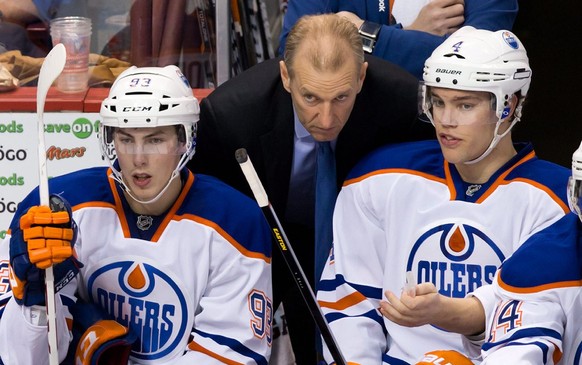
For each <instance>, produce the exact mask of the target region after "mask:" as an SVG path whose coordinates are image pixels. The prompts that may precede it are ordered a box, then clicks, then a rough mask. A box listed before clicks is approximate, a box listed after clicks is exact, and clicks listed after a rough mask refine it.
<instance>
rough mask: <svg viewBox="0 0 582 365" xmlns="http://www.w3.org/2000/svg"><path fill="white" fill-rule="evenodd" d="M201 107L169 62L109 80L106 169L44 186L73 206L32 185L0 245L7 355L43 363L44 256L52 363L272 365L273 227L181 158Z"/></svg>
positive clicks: (9, 360) (0, 347) (250, 204)
mask: <svg viewBox="0 0 582 365" xmlns="http://www.w3.org/2000/svg"><path fill="white" fill-rule="evenodd" d="M198 114H199V108H198V101H197V100H196V98H194V96H193V95H192V89H191V87H190V85H189V84H188V82H187V80H186V78H185V77H184V76H183V75H182V73H181V72H180V70H179V69H178V68H177V67H175V66H167V67H163V68H162V67H144V68H136V67H132V68H130V69H128V70H126V71H124V72H123V73H122V74H121V75H120V76H119V77H118V78H117V80H116V81H115V83H114V84H113V85H112V87H111V90H110V93H109V96H108V98H106V99H105V100H104V101H103V103H102V107H101V118H102V125H101V127H100V134H99V137H100V140H101V144H102V152H103V154H104V157H105V158H107V159H109V160H110V162H111V164H110V167H109V168H107V167H96V168H90V169H85V170H81V171H78V172H74V173H71V174H68V175H64V176H60V177H55V178H52V179H51V180H50V181H49V188H50V192H51V193H52V194H58V196H53V197H52V198H53V200H54V199H56V200H57V202H58V203H60V204H61V205H63V206H64V207H65V208H66V206H67V203H70V207H72V213H70V212H71V210H67V209H64V211H61V212H58V213H54V212H53V213H51V211H50V210H49V208H48V207H39V206H38V204H39V203H38V201H39V199H38V195H39V194H38V191H37V190H35V191H33V192H32V193H31V194H30V195H29V196H28V197H26V198H25V199H24V200H23V201H22V202H21V204H20V205H19V208H18V211H17V212H16V214H15V218H14V220H13V222H12V224H11V227H10V229H11V230H10V234H11V235H9V236H7V238H6V240H5V241H4V242H3V245H7V244H8V243H10V258H9V259H10V265H11V287H12V292H11V293H12V294H13V296H12V298H11V299H10V300H8V302H7V303H6V305H5V307H4V312H3V315H2V318H1V320H0V357H1V359H2V362H4V364H30V365H39V364H48V353H49V349H48V340H47V325H46V318H44V313H45V309H44V304H45V299H44V290H45V289H44V281H43V275H42V274H43V270H42V269H44V268H46V267H48V266H51V265H53V267H54V271H55V277H56V279H55V282H56V283H57V284H56V285H55V286H56V289H57V291H58V293H57V295H56V298H55V299H56V306H57V328H56V330H57V335H58V353H59V359H60V361H63V360H64V359H65V356H66V355H67V353H68V357H67V359H66V360H65V361H70V363H73V362H74V363H75V364H128V363H129V364H152V365H153V364H186V363H188V364H222V363H237V364H239V363H240V364H267V363H268V360H269V356H270V348H271V318H272V304H271V269H270V260H271V233H270V229H269V227H268V225H267V223H266V221H265V219H264V216H263V214H262V212H261V210H260V209H259V208H258V206H257V204H256V203H255V202H254V201H253V200H251V199H249V198H247V197H246V196H244V195H243V194H241V193H239V192H237V191H236V190H234V189H232V188H230V187H229V186H227V185H225V184H223V183H222V182H220V181H219V180H217V179H214V178H211V177H209V176H204V175H199V174H196V175H194V174H192V173H191V172H190V171H189V170H188V169H187V168H186V167H185V165H186V162H187V161H188V160H189V159H190V158H191V157H192V155H193V154H194V149H195V135H196V125H197V122H198ZM233 158H234V157H233ZM54 210H55V209H53V211H54ZM69 214H72V216H70V215H69ZM45 219H46V220H45ZM51 220H52V223H51ZM75 224H76V227H75V226H74V225H75ZM71 244H74V247H73V250H71V249H70V247H71ZM0 252H8V250H5V251H0ZM71 255H73V256H71ZM76 270H79V275H77V276H76V277H75V278H74V279H72V277H74V274H75V271H76ZM87 308H89V309H88V310H87ZM95 321H97V322H96V323H93V322H95ZM86 327H89V329H87V330H86V331H84V332H83V330H84V329H85V328H86ZM77 332H79V334H80V335H81V338H80V340H78V339H77V338H76V337H75V336H74V335H75V334H76V333H77ZM71 341H73V342H72V343H71ZM76 341H78V345H76V346H75V342H76ZM73 356H74V358H73Z"/></svg>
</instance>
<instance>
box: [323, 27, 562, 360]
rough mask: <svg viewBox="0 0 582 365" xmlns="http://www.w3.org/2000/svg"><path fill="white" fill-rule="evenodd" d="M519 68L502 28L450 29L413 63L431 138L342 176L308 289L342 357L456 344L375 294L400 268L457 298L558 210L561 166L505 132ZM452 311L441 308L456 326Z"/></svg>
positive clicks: (374, 157) (388, 288) (389, 355)
mask: <svg viewBox="0 0 582 365" xmlns="http://www.w3.org/2000/svg"><path fill="white" fill-rule="evenodd" d="M531 75H532V71H531V68H530V67H529V62H528V58H527V54H526V51H525V49H524V47H523V45H522V44H521V42H520V41H519V39H518V38H517V37H516V36H515V35H514V34H513V33H511V32H509V31H497V32H491V31H486V30H476V29H474V28H472V27H464V28H461V29H460V30H459V31H457V32H456V33H454V34H453V35H451V37H449V38H448V39H447V41H445V42H444V43H443V44H442V45H441V46H439V47H438V48H437V49H436V50H435V51H434V52H433V54H432V56H431V57H430V58H429V59H428V60H427V61H426V63H425V69H424V85H423V87H422V108H423V111H424V112H425V113H426V115H427V116H428V118H429V120H430V121H431V122H432V124H433V125H434V127H435V132H436V136H437V141H425V142H413V143H406V144H398V145H390V146H386V147H384V148H381V149H379V150H377V151H375V152H373V153H372V154H370V155H369V156H367V157H366V158H364V159H363V160H362V161H361V162H360V163H359V164H358V166H356V168H354V170H353V171H352V172H351V173H350V175H349V176H348V179H347V180H346V181H345V183H344V185H343V188H342V190H341V192H340V194H339V197H338V200H337V203H336V206H335V211H334V223H333V231H334V243H333V249H332V252H331V254H330V256H329V259H328V263H327V265H326V268H325V270H324V273H323V275H322V278H321V281H320V283H319V287H318V288H319V290H318V293H317V297H318V301H319V303H320V305H321V307H322V310H323V312H324V314H325V316H326V318H327V320H328V321H329V323H330V327H331V329H332V331H333V333H334V335H335V338H336V339H337V342H338V345H339V347H340V348H341V350H342V352H343V355H344V357H345V358H346V361H348V362H352V363H357V364H366V365H373V364H382V363H384V364H410V363H414V362H415V361H416V360H418V359H419V358H421V357H422V355H423V354H425V353H427V352H429V351H432V350H437V349H452V350H456V351H460V352H464V349H463V344H462V336H461V335H458V334H454V333H450V332H447V331H444V330H441V329H440V328H439V327H438V326H432V325H428V324H425V325H422V326H419V327H416V328H408V327H403V326H401V325H398V324H396V323H395V322H393V321H391V320H388V319H387V318H385V317H384V316H383V313H382V312H381V311H380V310H379V308H380V306H381V302H385V301H386V299H387V297H385V296H384V295H387V296H389V297H390V296H393V297H395V298H397V296H396V295H395V293H397V294H399V293H400V292H401V290H402V287H403V285H404V283H405V276H406V273H407V272H412V273H413V277H414V281H416V282H418V283H420V284H421V285H419V286H417V287H416V289H415V290H418V288H424V287H426V286H429V287H433V288H435V292H436V293H438V294H436V293H435V294H434V295H435V296H437V297H438V298H440V299H439V300H443V301H446V300H448V299H451V298H463V297H465V296H466V295H467V294H469V293H471V292H473V291H474V290H475V289H477V288H479V287H481V286H486V285H488V284H491V283H492V281H493V277H494V275H495V272H496V270H497V269H498V268H499V266H500V265H501V263H502V262H503V261H504V260H505V259H506V258H507V257H509V256H510V255H511V254H512V253H513V252H514V251H515V250H516V249H517V248H518V247H519V246H520V245H521V244H522V243H523V242H524V241H526V240H527V239H528V238H529V237H530V236H532V235H533V234H535V233H536V232H539V231H541V230H542V229H544V228H546V227H548V226H550V225H552V224H553V223H555V222H556V221H558V220H560V219H561V218H562V217H564V216H565V215H566V214H567V213H569V209H568V206H567V201H566V200H567V198H566V194H565V191H564V189H563V186H564V185H565V184H566V182H567V180H568V175H569V173H568V170H567V169H565V168H563V167H561V166H558V165H556V164H552V163H550V162H547V161H543V160H540V159H538V158H537V157H536V154H535V152H534V150H533V147H532V145H531V144H529V143H513V141H512V137H511V129H512V128H513V126H514V125H515V124H516V123H517V122H518V121H519V120H520V118H521V110H522V105H523V101H524V100H525V97H526V95H527V92H528V89H529V86H530V81H531ZM410 294H412V295H414V294H422V293H416V292H414V291H413V292H412V293H410ZM410 294H403V295H406V296H409V297H410ZM475 302H477V301H475ZM464 315H465V313H446V317H447V318H449V319H450V318H451V317H452V318H455V319H456V322H457V323H459V325H460V326H461V325H462V324H463V322H464V318H463V316H464ZM425 323H428V322H425ZM436 324H437V325H438V320H437V323H436ZM325 356H326V359H327V360H328V361H329V354H326V355H325Z"/></svg>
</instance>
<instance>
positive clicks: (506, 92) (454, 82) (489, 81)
mask: <svg viewBox="0 0 582 365" xmlns="http://www.w3.org/2000/svg"><path fill="white" fill-rule="evenodd" d="M531 76H532V71H531V68H530V66H529V60H528V57H527V53H526V50H525V48H524V47H523V44H522V43H521V41H520V40H519V39H518V38H517V37H516V36H515V34H513V33H511V32H510V31H507V30H499V31H496V32H492V31H489V30H484V29H475V28H474V27H471V26H465V27H462V28H461V29H459V30H458V31H456V32H455V33H453V34H452V35H451V36H450V37H449V38H447V40H445V41H444V42H443V43H442V44H441V45H440V46H439V47H437V48H436V49H435V50H434V51H433V53H432V55H431V56H430V57H429V58H428V59H427V60H426V62H425V64H424V72H423V79H424V85H425V86H435V87H444V88H448V89H457V90H468V91H487V92H490V93H492V94H493V95H494V96H495V101H496V114H497V117H498V118H500V119H503V118H505V117H507V115H508V113H509V108H507V102H508V100H509V98H510V97H511V95H513V94H516V93H519V95H518V97H519V98H520V99H522V100H521V102H522V101H523V98H525V96H526V95H527V92H528V90H529V86H530V82H531ZM422 97H423V100H422V104H423V105H422V106H423V111H424V112H425V113H426V112H430V100H427V95H426V88H425V90H423V93H422ZM521 102H520V103H519V113H521ZM516 113H517V111H516ZM518 116H520V115H518Z"/></svg>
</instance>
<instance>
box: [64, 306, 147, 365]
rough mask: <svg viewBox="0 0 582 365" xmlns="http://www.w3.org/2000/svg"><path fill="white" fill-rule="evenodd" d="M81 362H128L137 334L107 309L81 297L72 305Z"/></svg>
mask: <svg viewBox="0 0 582 365" xmlns="http://www.w3.org/2000/svg"><path fill="white" fill-rule="evenodd" d="M69 311H70V313H71V315H72V316H73V327H72V333H73V341H72V342H71V345H70V346H69V351H71V350H72V351H74V354H75V364H77V365H126V364H127V362H128V358H129V354H130V352H131V346H132V345H133V343H135V341H137V333H136V332H135V331H132V330H131V329H130V328H128V327H125V326H123V325H122V324H120V323H118V322H116V321H114V320H112V319H111V316H110V315H108V314H107V313H106V312H105V311H104V310H103V308H101V307H99V306H98V305H96V304H95V303H88V302H84V301H82V300H81V299H79V300H77V302H76V303H75V304H74V305H72V306H69ZM69 355H70V354H69Z"/></svg>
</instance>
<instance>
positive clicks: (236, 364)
mask: <svg viewBox="0 0 582 365" xmlns="http://www.w3.org/2000/svg"><path fill="white" fill-rule="evenodd" d="M188 348H189V349H190V350H192V351H196V352H200V353H203V354H205V355H208V356H210V357H212V358H214V359H216V360H219V361H220V362H222V363H223V364H228V365H242V363H240V362H236V361H233V360H230V359H227V358H226V357H224V356H220V355H218V354H216V353H214V352H212V351H210V350H208V349H207V348H204V347H202V346H201V345H199V344H198V343H196V342H194V341H192V342H190V343H189V344H188Z"/></svg>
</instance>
